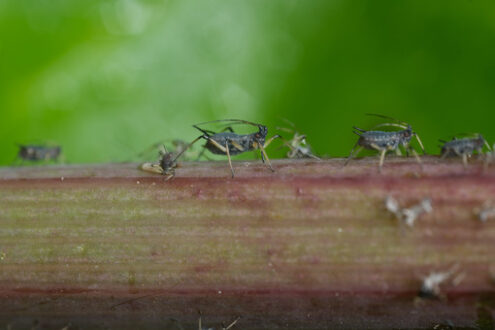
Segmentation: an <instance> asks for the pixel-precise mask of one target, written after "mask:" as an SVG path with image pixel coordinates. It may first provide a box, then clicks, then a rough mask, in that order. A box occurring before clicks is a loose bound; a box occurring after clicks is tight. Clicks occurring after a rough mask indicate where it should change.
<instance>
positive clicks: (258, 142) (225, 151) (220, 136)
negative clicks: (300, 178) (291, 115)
mask: <svg viewBox="0 0 495 330" xmlns="http://www.w3.org/2000/svg"><path fill="white" fill-rule="evenodd" d="M218 122H226V123H231V124H247V125H252V126H256V127H258V131H257V132H255V133H251V134H237V133H235V132H234V130H233V129H232V127H230V126H229V127H227V128H226V130H225V131H222V132H219V133H216V132H213V131H210V130H206V129H203V128H201V127H199V126H200V125H204V124H210V123H218ZM193 127H194V128H196V129H197V130H199V131H200V132H201V133H202V134H201V135H200V136H199V137H197V138H196V139H194V140H193V141H192V142H191V143H189V145H188V146H187V147H186V148H185V150H187V149H188V148H189V147H190V146H192V145H193V144H194V143H195V142H196V141H198V140H200V139H204V140H206V143H205V145H204V146H203V147H204V148H205V149H204V150H209V151H210V152H211V153H213V154H216V155H226V156H227V159H228V161H229V166H230V171H231V173H232V178H233V177H234V169H233V167H232V160H231V158H230V157H231V155H238V154H241V153H243V152H246V151H252V150H258V149H259V150H260V151H261V160H262V161H263V163H265V162H266V164H267V165H268V167H269V168H270V170H272V171H274V169H273V167H272V165H271V163H270V160H269V159H268V156H267V154H266V151H265V148H266V147H268V145H269V144H270V143H271V142H272V141H273V140H274V139H276V138H279V137H280V135H274V136H272V137H271V138H269V139H268V140H265V139H266V136H267V134H268V128H267V127H266V126H264V125H261V124H256V123H252V122H249V121H245V120H239V119H223V120H214V121H209V122H204V123H200V124H196V125H193ZM200 156H201V155H200Z"/></svg>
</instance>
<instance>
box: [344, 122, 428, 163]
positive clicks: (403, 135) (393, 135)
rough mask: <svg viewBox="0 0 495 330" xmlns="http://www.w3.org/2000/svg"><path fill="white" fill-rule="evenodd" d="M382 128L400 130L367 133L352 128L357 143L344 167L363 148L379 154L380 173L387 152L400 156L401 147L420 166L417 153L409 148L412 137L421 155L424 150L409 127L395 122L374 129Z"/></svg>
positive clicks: (403, 123)
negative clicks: (418, 146) (398, 129)
mask: <svg viewBox="0 0 495 330" xmlns="http://www.w3.org/2000/svg"><path fill="white" fill-rule="evenodd" d="M367 115H371V116H377V117H381V118H386V119H392V120H396V119H393V118H390V117H386V116H382V115H377V114H367ZM396 121H397V120H396ZM384 126H390V127H399V128H402V130H400V131H367V130H364V129H361V128H358V127H355V126H354V127H353V128H354V131H353V133H354V134H356V135H358V136H359V139H358V141H357V142H356V144H355V145H354V147H353V148H352V150H351V153H350V155H349V157H348V158H347V160H346V162H345V164H344V166H346V165H347V164H348V163H349V161H350V160H351V159H352V158H353V157H355V156H357V154H358V153H359V152H360V151H361V150H362V149H363V148H364V149H370V150H376V151H378V152H380V162H379V164H378V170H379V171H381V169H382V166H383V161H384V159H385V154H386V153H387V152H388V151H395V152H396V154H398V155H400V154H401V152H400V149H399V147H400V146H402V147H404V149H405V151H406V154H407V155H408V154H409V152H411V153H412V154H413V155H414V157H415V158H416V160H417V161H418V163H419V164H421V159H420V158H419V155H418V153H417V152H416V150H414V149H413V148H412V147H411V146H410V143H411V139H412V138H413V137H416V139H417V140H418V143H419V145H420V147H421V150H422V151H423V154H424V153H425V148H424V147H423V143H422V142H421V140H420V138H419V136H418V134H417V133H416V132H414V131H413V130H412V127H411V125H409V124H407V123H405V122H401V121H397V123H383V124H379V125H377V126H375V127H374V128H378V127H384Z"/></svg>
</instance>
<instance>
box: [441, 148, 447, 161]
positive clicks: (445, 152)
mask: <svg viewBox="0 0 495 330" xmlns="http://www.w3.org/2000/svg"><path fill="white" fill-rule="evenodd" d="M448 154H449V150H445V151H444V152H443V154H442V156H440V159H441V160H444V159H445V158H446V157H447V155H448Z"/></svg>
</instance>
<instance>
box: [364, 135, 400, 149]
mask: <svg viewBox="0 0 495 330" xmlns="http://www.w3.org/2000/svg"><path fill="white" fill-rule="evenodd" d="M399 142H400V135H398V134H397V132H381V131H367V132H364V133H363V134H362V135H361V137H360V138H359V141H358V144H359V145H360V146H362V147H364V148H366V149H373V150H376V149H378V150H395V149H397V148H398V146H399Z"/></svg>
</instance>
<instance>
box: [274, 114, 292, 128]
mask: <svg viewBox="0 0 495 330" xmlns="http://www.w3.org/2000/svg"><path fill="white" fill-rule="evenodd" d="M278 118H279V119H280V120H282V121H284V122H285V123H287V124H288V125H289V126H291V127H292V128H296V124H294V123H293V122H291V121H290V120H289V119H287V118H284V117H278Z"/></svg>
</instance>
